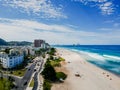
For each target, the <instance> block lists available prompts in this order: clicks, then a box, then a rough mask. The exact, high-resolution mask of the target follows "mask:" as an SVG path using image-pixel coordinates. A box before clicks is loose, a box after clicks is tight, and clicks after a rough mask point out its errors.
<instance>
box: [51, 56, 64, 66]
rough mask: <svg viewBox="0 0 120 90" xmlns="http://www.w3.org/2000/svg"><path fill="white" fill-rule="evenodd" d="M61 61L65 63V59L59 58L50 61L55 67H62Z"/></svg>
mask: <svg viewBox="0 0 120 90" xmlns="http://www.w3.org/2000/svg"><path fill="white" fill-rule="evenodd" d="M61 61H65V59H63V58H61V57H59V58H58V59H55V60H51V61H50V64H51V65H52V66H53V67H60V66H61V64H60V62H61Z"/></svg>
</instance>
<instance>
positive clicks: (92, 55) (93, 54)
mask: <svg viewBox="0 0 120 90" xmlns="http://www.w3.org/2000/svg"><path fill="white" fill-rule="evenodd" d="M80 53H82V54H84V55H87V56H89V57H91V58H92V59H94V60H102V61H105V58H104V57H103V56H102V55H100V54H97V53H91V52H85V51H80Z"/></svg>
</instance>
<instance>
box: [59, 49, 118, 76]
mask: <svg viewBox="0 0 120 90" xmlns="http://www.w3.org/2000/svg"><path fill="white" fill-rule="evenodd" d="M57 49H62V50H68V51H70V52H73V53H76V54H78V55H80V53H79V52H77V51H72V50H70V49H66V48H57ZM80 56H81V58H82V59H84V57H83V56H82V55H80ZM84 60H85V61H87V62H88V63H89V64H92V65H94V66H95V67H97V68H100V69H102V70H105V71H106V72H109V73H111V74H113V75H116V76H117V77H119V78H120V74H116V73H114V72H111V71H109V70H107V69H105V68H102V67H99V66H98V65H96V64H93V63H91V62H90V61H89V60H86V59H84Z"/></svg>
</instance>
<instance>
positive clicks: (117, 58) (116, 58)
mask: <svg viewBox="0 0 120 90" xmlns="http://www.w3.org/2000/svg"><path fill="white" fill-rule="evenodd" d="M103 56H104V57H106V58H110V59H115V60H120V57H118V56H112V55H103Z"/></svg>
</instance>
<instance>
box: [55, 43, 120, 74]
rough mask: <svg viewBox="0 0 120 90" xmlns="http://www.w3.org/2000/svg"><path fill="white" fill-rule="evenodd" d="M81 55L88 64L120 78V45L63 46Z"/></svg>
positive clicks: (62, 46)
mask: <svg viewBox="0 0 120 90" xmlns="http://www.w3.org/2000/svg"><path fill="white" fill-rule="evenodd" d="M56 47H60V48H66V49H69V50H72V51H74V52H77V53H80V54H81V55H82V57H83V58H85V59H86V60H87V61H88V62H90V63H92V64H94V65H96V66H98V67H100V68H102V69H105V70H107V71H109V72H112V73H114V74H117V75H119V76H120V45H79V46H73V45H61V46H56Z"/></svg>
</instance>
